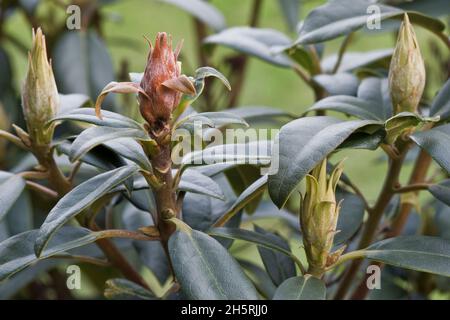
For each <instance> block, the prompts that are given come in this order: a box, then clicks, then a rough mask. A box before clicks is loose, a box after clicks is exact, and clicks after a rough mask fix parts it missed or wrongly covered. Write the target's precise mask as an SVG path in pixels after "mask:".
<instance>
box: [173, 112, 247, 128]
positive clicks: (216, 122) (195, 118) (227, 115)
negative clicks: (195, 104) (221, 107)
mask: <svg viewBox="0 0 450 320" xmlns="http://www.w3.org/2000/svg"><path fill="white" fill-rule="evenodd" d="M196 123H199V124H200V125H208V126H210V127H215V128H218V127H222V126H226V125H229V124H239V125H244V126H248V124H247V122H245V120H244V119H242V118H241V117H239V116H238V115H235V114H233V113H231V112H202V113H197V114H193V115H190V116H188V117H186V118H184V119H182V120H181V122H180V124H179V125H178V126H177V127H179V128H184V127H186V126H192V125H194V124H196Z"/></svg>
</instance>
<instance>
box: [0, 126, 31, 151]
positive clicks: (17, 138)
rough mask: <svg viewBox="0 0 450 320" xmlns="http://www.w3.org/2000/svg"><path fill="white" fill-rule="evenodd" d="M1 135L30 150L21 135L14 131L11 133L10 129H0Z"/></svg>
mask: <svg viewBox="0 0 450 320" xmlns="http://www.w3.org/2000/svg"><path fill="white" fill-rule="evenodd" d="M0 137H2V138H5V139H6V140H8V141H9V142H12V143H14V144H15V145H16V146H18V147H19V148H22V149H24V150H29V149H28V147H27V146H26V145H25V144H24V143H23V142H22V140H20V138H19V137H17V136H15V135H13V134H12V133H9V132H8V131H5V130H0Z"/></svg>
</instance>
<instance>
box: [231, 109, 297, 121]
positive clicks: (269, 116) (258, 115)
mask: <svg viewBox="0 0 450 320" xmlns="http://www.w3.org/2000/svg"><path fill="white" fill-rule="evenodd" d="M228 112H229V113H232V114H235V115H237V116H238V117H241V118H242V119H244V120H246V121H249V122H251V121H258V120H263V121H264V120H267V121H273V120H274V119H275V118H279V117H280V118H281V117H285V118H291V119H294V118H295V117H294V115H292V114H290V113H288V112H286V111H284V110H281V109H277V108H272V107H266V106H244V107H238V108H232V109H230V110H228Z"/></svg>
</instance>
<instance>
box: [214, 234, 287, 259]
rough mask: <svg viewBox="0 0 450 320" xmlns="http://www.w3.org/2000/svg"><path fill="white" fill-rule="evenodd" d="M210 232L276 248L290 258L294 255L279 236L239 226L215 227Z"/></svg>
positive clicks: (217, 235)
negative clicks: (274, 236) (270, 235)
mask: <svg viewBox="0 0 450 320" xmlns="http://www.w3.org/2000/svg"><path fill="white" fill-rule="evenodd" d="M208 234H209V235H211V236H215V237H221V238H227V239H234V240H242V241H247V242H250V243H253V244H256V245H258V246H262V247H264V248H267V249H270V250H275V251H277V252H280V253H282V254H284V255H286V256H288V257H290V258H292V257H293V254H292V252H291V251H290V250H288V249H286V246H285V243H284V242H283V241H280V239H279V238H273V237H268V236H267V235H265V234H261V233H257V232H255V231H250V230H245V229H239V228H213V229H210V230H209V231H208Z"/></svg>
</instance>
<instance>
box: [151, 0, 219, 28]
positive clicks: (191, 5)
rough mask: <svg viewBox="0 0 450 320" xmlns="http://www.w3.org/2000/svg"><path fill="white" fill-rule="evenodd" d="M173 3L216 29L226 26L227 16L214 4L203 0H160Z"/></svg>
mask: <svg viewBox="0 0 450 320" xmlns="http://www.w3.org/2000/svg"><path fill="white" fill-rule="evenodd" d="M159 1H162V2H166V3H170V4H173V5H175V6H177V7H179V8H180V9H183V10H184V11H186V12H189V13H190V14H191V15H193V16H194V17H196V18H197V19H199V20H200V21H202V22H203V23H205V24H206V25H208V26H209V27H211V28H212V29H214V30H215V31H220V30H222V29H225V28H226V23H225V18H224V16H223V15H222V13H221V12H220V11H219V10H217V9H216V8H215V7H214V6H213V5H212V4H210V3H207V2H205V1H202V0H159Z"/></svg>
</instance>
